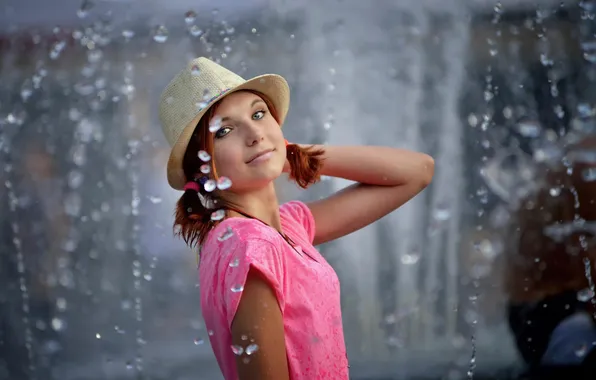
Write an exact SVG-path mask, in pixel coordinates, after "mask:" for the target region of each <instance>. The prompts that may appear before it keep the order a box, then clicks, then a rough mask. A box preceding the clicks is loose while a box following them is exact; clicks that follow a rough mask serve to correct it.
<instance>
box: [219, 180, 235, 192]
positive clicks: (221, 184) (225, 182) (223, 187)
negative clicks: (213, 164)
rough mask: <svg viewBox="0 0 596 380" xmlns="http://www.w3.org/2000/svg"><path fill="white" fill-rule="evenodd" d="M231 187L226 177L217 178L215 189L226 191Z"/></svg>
mask: <svg viewBox="0 0 596 380" xmlns="http://www.w3.org/2000/svg"><path fill="white" fill-rule="evenodd" d="M230 187H232V181H231V180H230V179H229V178H228V177H219V179H218V180H217V188H218V189H219V190H227V189H229V188H230Z"/></svg>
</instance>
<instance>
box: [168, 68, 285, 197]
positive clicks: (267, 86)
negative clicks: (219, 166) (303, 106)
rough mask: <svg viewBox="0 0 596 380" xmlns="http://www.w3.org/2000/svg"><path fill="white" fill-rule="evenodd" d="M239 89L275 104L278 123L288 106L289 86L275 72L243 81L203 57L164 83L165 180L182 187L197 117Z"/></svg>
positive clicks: (199, 117)
mask: <svg viewBox="0 0 596 380" xmlns="http://www.w3.org/2000/svg"><path fill="white" fill-rule="evenodd" d="M240 90H253V91H257V92H259V93H261V94H263V95H264V96H265V97H267V99H268V100H269V101H270V102H271V103H272V104H273V106H274V107H275V111H276V112H277V114H278V117H279V120H278V122H279V124H280V126H281V125H282V124H283V122H284V119H285V118H286V115H287V113H288V108H289V106H290V88H289V87H288V83H287V82H286V80H285V79H284V78H282V77H281V76H279V75H275V74H266V75H260V76H258V77H255V78H252V79H249V80H244V79H243V78H242V77H240V76H238V75H236V74H234V73H233V72H231V71H229V70H228V69H226V68H224V67H222V66H220V65H218V64H217V63H215V62H213V61H211V60H209V59H207V58H203V57H200V58H196V59H194V60H192V61H190V62H189V63H188V65H187V66H186V68H185V69H183V70H182V71H180V72H179V73H178V74H177V75H176V76H175V77H174V79H172V81H171V82H170V83H169V84H168V86H167V87H166V89H165V90H164V91H163V93H162V94H161V97H160V100H159V119H160V121H161V127H162V130H163V133H164V135H165V136H166V139H167V140H168V142H169V143H170V146H171V147H172V151H171V153H170V158H169V160H168V169H167V171H168V183H169V184H170V186H172V187H173V188H174V189H177V190H182V189H183V188H184V185H185V183H186V182H187V178H186V177H185V175H184V171H183V169H182V160H183V159H184V153H185V152H186V147H187V146H188V142H189V141H190V139H191V137H192V134H193V132H194V130H195V128H196V126H197V123H198V122H199V120H200V119H201V117H202V116H203V115H204V114H205V112H207V110H208V109H209V108H210V107H211V106H212V105H213V104H214V103H216V102H217V101H218V100H221V99H222V98H223V97H224V96H226V95H228V94H231V93H233V92H235V91H240Z"/></svg>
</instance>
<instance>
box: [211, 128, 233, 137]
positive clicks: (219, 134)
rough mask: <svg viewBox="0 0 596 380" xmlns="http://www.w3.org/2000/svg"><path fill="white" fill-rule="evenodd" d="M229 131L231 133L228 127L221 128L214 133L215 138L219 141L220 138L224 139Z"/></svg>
mask: <svg viewBox="0 0 596 380" xmlns="http://www.w3.org/2000/svg"><path fill="white" fill-rule="evenodd" d="M231 131H232V128H230V127H221V128H219V129H218V130H217V132H215V138H216V139H221V138H222V137H225V136H226V135H227V134H228V133H230V132H231Z"/></svg>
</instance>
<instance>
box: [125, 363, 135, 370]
mask: <svg viewBox="0 0 596 380" xmlns="http://www.w3.org/2000/svg"><path fill="white" fill-rule="evenodd" d="M126 369H128V370H131V369H133V365H132V363H131V362H126Z"/></svg>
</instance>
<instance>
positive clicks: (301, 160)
mask: <svg viewBox="0 0 596 380" xmlns="http://www.w3.org/2000/svg"><path fill="white" fill-rule="evenodd" d="M249 92H252V93H254V94H256V95H258V96H259V97H261V98H262V99H263V101H264V102H265V104H267V108H268V109H269V112H271V115H272V116H273V117H274V118H275V120H277V122H278V123H279V117H278V114H277V111H276V110H275V108H274V107H273V105H272V104H271V102H270V101H269V99H267V98H266V97H265V96H263V95H262V94H260V93H258V92H255V91H249ZM219 104H220V103H219V102H217V103H215V104H214V105H213V106H211V108H209V110H208V111H207V112H206V113H205V115H203V117H202V118H201V120H200V121H199V122H198V124H197V127H196V128H195V131H194V133H193V136H192V138H191V140H190V142H189V143H188V147H187V148H186V152H185V154H184V160H183V162H182V168H183V170H184V175H185V176H186V178H187V180H189V181H194V182H196V183H198V185H199V189H200V191H199V193H198V194H197V192H196V191H194V190H186V191H185V192H184V194H182V196H181V197H180V200H179V201H178V203H177V205H176V210H175V218H174V233H175V234H176V235H178V236H181V237H182V239H184V241H185V242H186V244H187V245H188V246H190V247H191V248H192V247H194V246H196V245H197V244H198V245H201V244H203V242H204V241H205V238H206V237H207V234H208V233H209V231H210V230H211V229H213V228H214V227H215V226H216V225H217V224H218V223H219V221H213V220H211V214H212V213H213V212H215V211H216V210H218V209H226V208H228V207H234V205H233V204H231V203H230V202H229V201H226V199H225V198H223V197H222V196H221V195H219V194H217V193H216V192H212V193H208V192H206V191H205V189H204V188H203V186H202V183H201V181H204V180H205V177H208V178H210V179H215V180H217V178H218V177H217V171H216V168H215V163H214V160H213V159H211V160H210V162H209V163H208V165H209V166H210V173H209V174H202V173H201V172H200V170H199V169H200V167H201V165H204V164H205V162H203V161H202V160H201V159H200V158H199V157H198V152H199V151H200V150H204V151H206V152H207V153H209V154H210V155H211V156H212V157H213V133H211V132H210V131H209V121H210V120H211V119H212V118H213V116H214V115H215V112H216V110H217V107H218V106H219ZM286 150H287V159H288V161H289V164H290V173H289V177H290V179H291V180H293V181H295V182H296V183H297V184H298V186H300V187H302V188H304V189H305V188H307V187H308V186H309V185H311V184H313V183H316V182H317V181H318V180H319V179H320V171H321V166H322V157H321V156H322V155H323V153H324V152H323V150H320V149H314V148H313V147H312V146H310V147H300V146H298V145H296V144H288V145H287V146H286ZM202 178H203V179H202ZM199 196H203V197H208V198H209V199H210V200H211V201H213V204H214V206H215V208H206V207H205V205H203V203H202V202H201V199H200V198H199Z"/></svg>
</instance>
